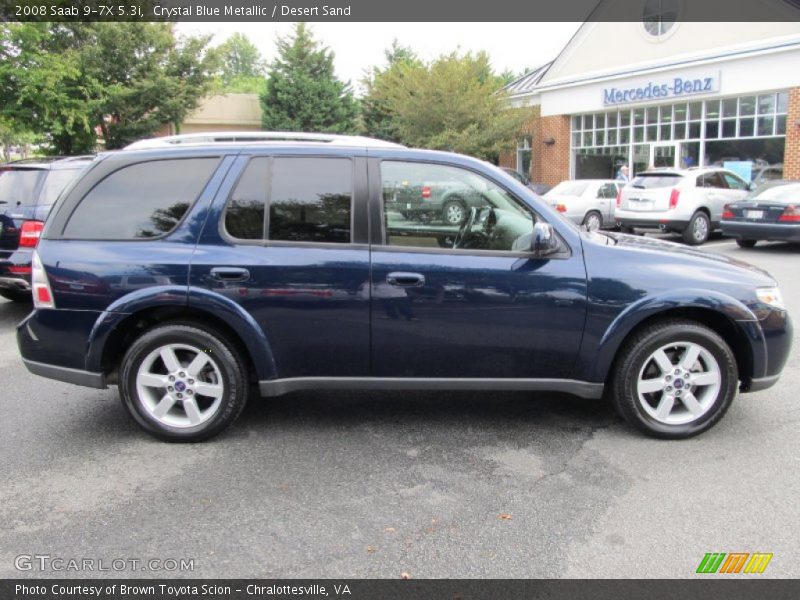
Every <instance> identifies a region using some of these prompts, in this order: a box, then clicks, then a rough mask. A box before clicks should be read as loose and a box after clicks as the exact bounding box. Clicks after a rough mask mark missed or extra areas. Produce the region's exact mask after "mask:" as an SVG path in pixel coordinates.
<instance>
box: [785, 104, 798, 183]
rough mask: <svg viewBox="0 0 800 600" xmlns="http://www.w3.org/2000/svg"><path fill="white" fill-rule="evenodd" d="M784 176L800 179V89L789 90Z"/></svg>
mask: <svg viewBox="0 0 800 600" xmlns="http://www.w3.org/2000/svg"><path fill="white" fill-rule="evenodd" d="M783 176H784V177H785V178H786V179H800V88H792V89H791V90H789V111H788V114H787V115H786V149H785V150H784V153H783Z"/></svg>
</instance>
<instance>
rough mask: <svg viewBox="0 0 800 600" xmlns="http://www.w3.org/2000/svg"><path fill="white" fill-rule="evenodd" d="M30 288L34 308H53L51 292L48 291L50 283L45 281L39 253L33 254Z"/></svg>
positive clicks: (45, 274)
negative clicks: (31, 289)
mask: <svg viewBox="0 0 800 600" xmlns="http://www.w3.org/2000/svg"><path fill="white" fill-rule="evenodd" d="M31 287H32V288H33V305H34V306H35V307H36V308H55V307H56V303H55V302H54V300H53V290H51V289H50V282H49V281H48V280H47V273H45V270H44V267H43V266H42V261H41V259H40V258H39V253H38V252H34V253H33V259H32V260H31Z"/></svg>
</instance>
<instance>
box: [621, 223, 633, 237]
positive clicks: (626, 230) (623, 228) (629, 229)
mask: <svg viewBox="0 0 800 600" xmlns="http://www.w3.org/2000/svg"><path fill="white" fill-rule="evenodd" d="M619 232H620V233H627V234H628V235H633V234H634V233H636V232H635V231H634V230H633V227H626V226H625V225H620V226H619Z"/></svg>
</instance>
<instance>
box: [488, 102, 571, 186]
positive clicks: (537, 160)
mask: <svg viewBox="0 0 800 600" xmlns="http://www.w3.org/2000/svg"><path fill="white" fill-rule="evenodd" d="M533 110H534V112H533V116H532V118H531V119H529V120H528V121H526V122H525V124H524V125H523V126H522V129H521V130H520V133H519V134H520V136H523V135H529V136H531V138H532V141H531V155H532V156H531V172H530V173H528V177H530V179H531V181H533V182H535V183H546V184H548V185H555V184H557V183H559V182H561V181H564V180H565V179H569V159H570V155H569V146H570V139H569V136H570V119H569V116H568V115H556V116H552V117H540V116H539V115H540V113H539V107H538V106H537V107H534V109H533ZM550 137H552V138H553V139H554V140H555V143H554V144H552V145H547V144H545V143H544V140H545V139H547V138H550ZM500 166H502V167H510V168H512V169H514V168H516V166H517V151H516V148H514V149H509V150H507V151H505V152H501V153H500Z"/></svg>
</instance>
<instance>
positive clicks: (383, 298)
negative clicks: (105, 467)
mask: <svg viewBox="0 0 800 600" xmlns="http://www.w3.org/2000/svg"><path fill="white" fill-rule="evenodd" d="M349 140H351V139H350V138H346V137H344V138H336V139H333V140H330V141H326V142H324V143H323V142H319V143H316V142H291V141H286V142H278V141H276V142H266V143H248V144H238V143H230V144H210V145H192V144H182V145H181V146H180V147H174V148H161V149H146V150H132V151H124V152H118V153H109V154H107V155H103V156H101V157H100V158H98V160H96V161H95V162H94V163H93V164H92V165H91V166H90V167H89V169H88V170H87V171H86V172H85V173H84V174H83V176H82V177H81V178H80V179H79V180H78V181H77V183H76V184H75V185H74V186H72V187H71V188H70V189H68V190H67V192H66V193H65V195H64V197H62V199H61V200H60V201H59V203H58V204H57V206H56V209H55V210H54V211H53V214H52V215H51V216H50V218H49V219H48V221H47V224H46V226H45V229H44V232H43V234H42V239H41V240H40V242H39V246H38V248H37V249H36V252H35V253H34V257H33V296H34V302H35V309H34V311H33V312H32V313H31V314H30V315H29V316H28V317H26V318H25V319H24V320H23V321H22V322H21V323H20V324H19V326H18V328H17V339H18V344H19V348H20V352H21V354H22V357H23V360H24V363H25V365H26V366H27V368H28V369H29V370H30V371H31V372H33V373H36V374H39V375H42V376H45V377H50V378H53V379H58V380H62V381H67V382H71V383H74V384H78V385H84V386H90V387H95V388H105V387H107V386H108V385H112V384H114V385H117V386H118V387H119V390H120V394H121V397H122V401H123V403H124V405H125V406H126V408H127V409H128V411H129V412H130V414H131V415H132V417H133V418H134V419H135V420H136V421H137V422H138V423H139V424H140V425H141V426H142V427H143V428H144V429H145V430H147V431H148V432H150V433H152V434H154V435H155V436H157V437H160V438H162V439H166V440H174V441H195V440H201V439H205V438H208V437H211V436H213V435H215V434H217V433H219V432H220V431H222V430H223V429H224V428H226V427H227V426H228V425H230V424H231V423H232V422H233V421H234V419H236V417H237V415H238V414H239V413H240V412H241V410H242V408H243V406H244V404H245V402H246V400H247V398H248V392H249V390H250V389H252V388H257V389H258V390H259V392H260V394H261V395H262V396H275V395H279V394H285V393H287V392H292V391H301V390H307V389H356V388H360V389H366V390H371V391H373V392H374V393H375V394H376V395H377V394H380V393H381V391H383V390H387V389H404V390H412V389H414V390H416V389H433V390H442V389H462V390H463V389H468V390H531V391H544V390H548V391H560V392H568V393H571V394H576V395H578V396H582V397H585V398H596V399H599V398H601V397H603V396H604V394H605V395H607V396H608V397H610V398H611V399H612V400H613V403H614V405H615V406H616V408H617V410H618V411H619V412H620V413H621V414H622V415H623V416H624V417H625V418H626V419H627V420H628V421H629V422H630V423H632V424H633V425H634V426H636V427H638V428H639V429H640V430H642V431H644V432H645V433H647V434H650V435H653V436H657V437H662V438H685V437H689V436H692V435H695V434H698V433H700V432H702V431H705V430H707V429H709V428H710V427H712V426H713V425H714V424H715V423H717V422H718V421H719V420H720V419H721V418H722V416H723V415H724V414H725V412H726V410H727V409H728V407H729V406H730V404H731V402H732V401H733V398H734V397H735V395H736V393H737V390H739V391H742V392H747V391H755V390H762V389H765V388H768V387H770V386H771V385H773V384H774V383H775V382H776V381H777V380H778V377H779V376H780V373H781V370H782V368H783V366H784V363H785V362H786V360H787V357H788V356H789V352H790V345H791V339H792V328H791V323H790V319H789V316H788V314H787V312H786V310H785V308H784V305H783V302H782V300H781V296H780V291H779V290H778V288H777V285H776V282H775V280H774V279H772V278H771V277H770V276H769V275H768V274H766V273H765V272H763V271H761V270H759V269H756V268H754V267H751V266H749V265H747V264H745V263H742V262H738V261H735V260H731V259H727V258H724V257H722V256H717V255H713V254H709V253H705V252H701V251H698V250H695V249H691V248H687V247H684V246H680V245H676V244H672V243H668V242H663V241H657V240H653V239H650V238H640V237H636V236H628V235H623V234H614V233H597V232H582V231H581V230H580V229H579V228H578V227H576V226H575V225H574V224H572V223H570V222H568V221H567V220H566V219H563V218H561V217H560V215H559V214H558V212H556V211H555V210H554V209H553V208H552V207H551V206H549V205H548V203H547V202H546V201H544V200H543V199H541V198H539V197H538V196H536V195H535V194H533V193H532V192H531V190H530V189H528V188H527V187H525V186H523V185H521V184H520V183H519V182H518V181H517V180H515V179H513V178H511V177H509V176H508V175H507V174H506V173H504V172H503V171H501V170H500V169H498V168H496V167H493V166H491V165H489V164H487V163H484V162H481V161H478V160H475V159H471V158H467V157H464V156H460V155H456V154H448V153H443V152H431V151H423V150H412V149H407V148H403V147H399V146H396V145H391V144H386V143H378V142H375V143H367V142H359V143H358V144H356V143H352V141H349ZM430 182H449V183H448V185H451V186H452V188H449V189H454V190H455V189H458V190H469V191H470V192H471V193H472V194H474V195H475V196H476V197H477V196H480V197H481V198H482V199H483V200H484V203H483V204H482V205H480V206H472V207H471V208H470V209H469V211H468V212H467V215H466V218H465V219H464V220H463V222H462V223H461V224H460V225H459V226H458V227H456V228H455V231H454V234H453V235H452V237H451V238H450V241H449V244H445V247H443V245H442V243H441V242H442V240H441V236H442V232H441V231H438V230H437V227H436V226H431V225H429V224H427V223H422V222H419V221H414V220H408V219H405V218H404V217H403V216H402V215H400V214H398V213H397V212H396V211H394V210H392V205H393V204H394V203H396V202H397V200H395V199H393V198H392V192H390V191H387V190H394V189H397V187H398V186H402V188H405V189H407V190H421V189H422V188H423V187H424V186H425V185H429V184H430ZM445 192H446V190H444V189H442V190H441V196H442V197H444V196H445V195H446V194H445Z"/></svg>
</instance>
